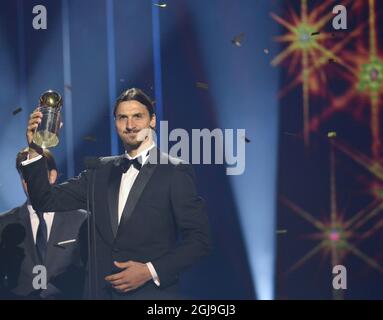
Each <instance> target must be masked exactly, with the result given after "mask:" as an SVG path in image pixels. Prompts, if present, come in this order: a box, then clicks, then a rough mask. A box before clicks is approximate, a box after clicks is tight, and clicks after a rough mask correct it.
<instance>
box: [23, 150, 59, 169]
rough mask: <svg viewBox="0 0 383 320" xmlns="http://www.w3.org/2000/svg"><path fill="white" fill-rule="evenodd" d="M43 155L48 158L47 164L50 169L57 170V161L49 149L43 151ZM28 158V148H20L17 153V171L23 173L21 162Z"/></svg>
mask: <svg viewBox="0 0 383 320" xmlns="http://www.w3.org/2000/svg"><path fill="white" fill-rule="evenodd" d="M43 157H44V158H46V159H47V166H48V171H51V170H56V171H58V170H57V165H56V161H55V159H54V158H53V154H52V153H51V152H50V151H49V150H48V149H44V151H43ZM27 159H28V149H27V148H26V149H22V150H20V151H19V152H18V153H17V156H16V169H17V171H18V172H19V174H20V175H21V166H22V165H21V162H23V161H25V160H27Z"/></svg>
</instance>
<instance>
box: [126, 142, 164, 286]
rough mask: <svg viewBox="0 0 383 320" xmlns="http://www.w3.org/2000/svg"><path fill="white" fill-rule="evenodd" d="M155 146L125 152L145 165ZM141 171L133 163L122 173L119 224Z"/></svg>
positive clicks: (155, 275) (151, 271)
mask: <svg viewBox="0 0 383 320" xmlns="http://www.w3.org/2000/svg"><path fill="white" fill-rule="evenodd" d="M155 146H156V145H155V144H154V143H153V144H152V145H151V146H150V147H148V148H146V149H144V150H143V151H141V152H140V153H139V154H137V155H136V156H135V157H131V156H130V155H129V154H128V153H127V152H125V156H126V157H127V158H128V159H129V160H133V159H136V158H139V157H141V162H140V163H141V164H142V165H144V164H145V163H146V162H147V161H148V158H149V151H150V150H151V149H153V148H154V147H155ZM139 172H140V171H139V170H137V169H136V167H134V166H133V165H132V166H130V168H129V169H128V171H126V172H125V173H123V174H122V177H121V182H120V192H119V197H118V224H120V221H121V216H122V213H123V212H124V207H125V204H126V201H127V200H128V196H129V193H130V190H131V189H132V186H133V183H134V181H136V178H137V176H138V174H139ZM146 265H147V266H148V269H149V271H150V274H151V276H152V279H153V281H154V283H155V284H156V285H157V286H159V285H160V281H159V278H158V274H157V272H156V270H155V269H154V267H153V265H152V263H151V262H148V263H146Z"/></svg>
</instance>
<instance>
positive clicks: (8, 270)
mask: <svg viewBox="0 0 383 320" xmlns="http://www.w3.org/2000/svg"><path fill="white" fill-rule="evenodd" d="M45 172H46V171H45ZM45 176H47V175H46V174H45ZM86 217H87V215H86V212H85V211H82V212H81V211H70V212H65V213H55V216H54V219H53V224H52V229H51V233H50V236H49V239H48V247H47V255H46V260H45V263H44V265H45V267H46V270H47V289H44V290H42V291H36V290H35V289H34V288H33V285H32V282H33V278H34V277H36V275H37V274H38V273H33V268H34V267H35V266H36V265H41V263H40V262H39V259H38V257H37V253H36V247H35V243H34V240H33V234H32V228H31V221H30V217H29V211H28V208H27V205H26V204H24V205H23V206H21V207H18V208H15V209H12V210H11V211H8V212H6V213H3V214H1V215H0V296H1V298H3V299H4V298H5V299H33V298H36V299H39V298H47V299H78V298H81V297H82V294H83V293H82V291H83V286H84V279H85V270H84V267H83V260H82V257H81V252H80V230H81V227H82V225H83V223H84V221H85V220H86ZM72 239H76V242H71V243H67V244H63V245H58V243H60V242H63V241H67V240H72Z"/></svg>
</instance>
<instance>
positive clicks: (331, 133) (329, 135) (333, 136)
mask: <svg viewBox="0 0 383 320" xmlns="http://www.w3.org/2000/svg"><path fill="white" fill-rule="evenodd" d="M327 137H328V138H335V137H336V132H335V131H330V132H328V133H327Z"/></svg>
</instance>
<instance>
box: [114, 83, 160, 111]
mask: <svg viewBox="0 0 383 320" xmlns="http://www.w3.org/2000/svg"><path fill="white" fill-rule="evenodd" d="M133 100H135V101H138V102H140V103H142V104H143V105H144V106H145V107H146V109H148V111H149V116H150V118H151V117H152V116H153V114H155V113H156V112H155V110H154V102H153V101H152V99H150V97H149V96H148V95H147V94H146V93H145V92H144V91H142V90H141V89H137V88H131V89H128V90H126V91H124V92H123V93H121V95H120V96H119V97H118V98H117V100H116V103H115V105H114V110H113V116H114V117H116V112H117V107H118V105H119V104H120V103H121V102H124V101H133Z"/></svg>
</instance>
